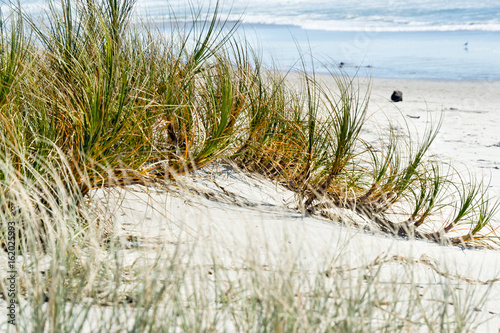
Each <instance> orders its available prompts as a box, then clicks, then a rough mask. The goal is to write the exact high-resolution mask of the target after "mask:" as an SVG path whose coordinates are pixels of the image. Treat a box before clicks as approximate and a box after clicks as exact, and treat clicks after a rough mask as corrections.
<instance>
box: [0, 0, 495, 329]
mask: <svg viewBox="0 0 500 333" xmlns="http://www.w3.org/2000/svg"><path fill="white" fill-rule="evenodd" d="M49 3H50V4H51V6H50V9H49V11H48V12H47V17H46V19H45V20H43V21H39V20H34V19H32V18H30V17H29V16H28V15H25V14H24V13H23V11H22V6H21V5H17V6H16V5H13V6H12V10H11V12H10V14H8V16H5V15H4V17H2V20H1V26H0V33H1V40H0V42H1V45H0V50H1V53H0V62H1V63H0V65H1V66H0V108H1V110H0V123H1V126H0V140H1V143H0V164H1V168H0V216H1V221H2V226H1V229H2V232H1V236H0V243H1V244H2V247H3V248H4V249H6V248H7V242H6V239H7V235H8V231H9V227H8V225H9V222H15V226H16V227H15V235H16V240H17V248H16V250H17V252H18V253H19V254H22V255H23V256H24V257H25V268H24V272H23V273H22V278H21V279H20V281H21V282H19V288H20V290H21V293H20V295H19V302H20V303H23V302H26V303H27V304H28V305H27V306H25V307H24V308H23V309H24V310H23V311H25V313H24V314H23V312H22V313H21V316H22V317H23V318H28V317H30V318H32V319H33V321H31V322H28V321H26V322H24V324H23V325H22V326H21V327H20V329H21V330H22V331H31V332H37V331H44V330H47V329H48V330H50V331H57V332H64V331H68V332H69V331H79V330H82V329H83V326H84V322H85V319H88V318H89V317H90V316H91V315H90V313H91V312H92V311H94V309H95V307H97V306H104V305H105V306H108V308H107V310H106V311H108V310H109V311H110V312H106V311H104V312H102V313H101V314H100V317H99V316H98V317H99V318H100V319H99V320H98V326H97V327H98V330H101V331H119V330H120V329H121V328H125V327H127V328H128V329H130V330H133V331H158V330H165V331H168V330H169V328H170V327H178V328H179V330H185V331H204V330H208V331H211V330H215V329H218V327H220V325H222V323H227V322H230V323H231V325H234V327H235V328H236V330H239V331H242V330H245V331H260V332H261V331H262V328H266V329H265V330H270V331H271V330H272V331H278V330H282V331H308V330H312V331H314V330H323V329H325V330H332V331H346V332H347V331H349V332H350V331H353V330H355V331H358V330H359V331H373V330H372V329H375V330H379V329H384V330H387V331H398V330H400V329H401V328H404V327H408V325H416V326H418V327H420V326H425V325H428V326H429V327H438V326H439V325H442V326H441V327H445V326H446V325H452V326H453V325H467V320H466V318H465V317H464V318H462V319H460V320H456V321H448V317H447V316H448V315H449V314H443V317H441V318H428V317H426V316H427V312H426V311H416V309H417V308H420V307H422V304H419V303H418V302H419V301H418V299H417V298H415V299H413V301H412V302H413V303H412V302H410V303H409V306H410V307H411V308H407V309H406V310H404V311H406V313H407V314H408V316H407V317H404V318H394V317H393V316H392V315H391V313H392V312H391V311H388V310H386V309H382V307H381V306H379V305H377V304H381V303H380V302H381V300H380V299H379V296H380V295H381V293H382V291H381V290H379V289H378V288H379V287H378V286H377V287H375V284H376V282H373V284H370V283H369V284H368V285H364V284H361V283H359V281H358V280H356V279H354V280H353V279H347V280H344V279H341V278H339V279H330V280H329V281H333V285H332V284H330V282H328V283H327V282H325V281H324V280H322V279H319V280H317V281H316V280H315V281H308V280H307V278H306V277H300V276H299V277H296V276H293V277H292V276H286V275H282V274H281V272H278V273H276V272H275V273H270V274H264V273H262V272H259V270H256V271H255V273H252V274H248V275H245V276H243V277H240V279H239V280H236V281H235V282H234V285H232V286H231V288H230V292H228V293H225V294H224V293H222V291H221V288H222V287H221V285H219V284H220V283H221V282H220V281H219V282H216V283H215V284H210V286H209V287H207V288H212V289H213V290H212V289H210V290H212V291H213V293H212V295H213V296H214V297H216V298H217V299H219V301H218V303H217V304H218V305H217V306H216V307H215V308H214V309H212V310H209V309H208V308H210V307H211V305H210V304H212V302H213V301H214V299H212V298H210V297H208V296H206V295H204V294H203V293H200V292H199V291H197V288H194V285H197V283H198V282H195V280H196V279H198V281H199V280H200V279H201V278H200V275H199V274H201V273H200V272H198V271H196V270H195V271H189V270H187V269H186V268H185V267H183V266H182V265H181V264H179V262H178V260H179V257H182V256H183V255H185V254H182V255H181V254H176V255H172V256H169V257H168V258H167V259H165V258H164V257H163V256H160V255H158V257H157V258H156V260H157V263H156V264H155V265H160V264H162V265H163V266H162V267H163V268H162V269H164V270H163V271H165V270H166V272H168V274H170V275H169V276H170V278H169V281H174V282H175V283H174V284H173V285H170V284H169V285H167V284H165V282H164V281H165V280H164V279H166V278H164V277H162V278H160V276H159V274H160V270H159V269H155V270H153V275H151V276H150V277H148V278H144V277H143V278H142V279H141V278H139V279H138V281H139V284H138V285H137V286H134V288H135V290H136V293H135V292H134V295H135V296H130V295H132V294H131V292H130V290H127V291H123V292H124V294H127V295H129V296H127V297H129V298H127V297H125V296H123V295H120V294H119V292H120V291H119V290H120V288H121V286H123V284H124V283H126V281H125V280H124V279H126V277H127V276H129V275H130V274H132V275H134V274H135V275H138V274H139V273H138V272H139V271H140V270H139V268H137V269H138V271H133V267H132V268H130V267H129V268H127V269H131V270H132V271H127V272H125V271H124V269H125V268H124V266H122V265H123V263H122V261H121V259H119V258H118V256H117V253H118V251H119V249H115V248H113V245H109V244H113V242H112V241H111V240H110V239H111V238H112V235H111V232H110V231H109V228H107V222H106V220H105V219H104V218H103V217H102V215H100V213H99V211H98V210H96V209H93V208H92V207H94V206H92V200H91V197H90V195H89V194H90V193H91V192H92V191H95V190H98V189H103V188H113V187H124V186H127V185H133V184H140V185H151V186H153V185H155V186H164V185H165V184H169V183H175V182H176V181H177V180H176V179H178V177H179V175H189V173H190V172H192V171H194V170H197V169H199V168H202V167H204V166H206V165H208V164H210V163H213V162H217V161H220V160H226V161H227V160H230V161H232V162H233V163H236V164H237V165H238V166H239V167H241V168H242V169H244V170H246V171H249V172H253V173H258V174H261V175H264V176H265V177H267V178H269V179H271V180H273V181H275V182H277V183H279V184H281V185H283V186H285V187H287V188H288V189H290V190H293V191H294V192H295V193H296V195H297V198H298V199H297V207H298V209H300V210H301V211H302V212H304V213H307V214H323V213H324V211H326V210H328V209H330V208H332V207H337V208H344V209H348V210H352V211H354V212H356V213H357V214H359V215H360V216H363V217H364V218H365V219H368V220H369V221H370V222H371V224H372V226H373V227H374V228H378V229H379V230H381V231H383V232H387V233H391V234H392V233H394V234H396V235H399V236H403V237H417V238H426V239H430V240H433V241H436V242H442V243H452V244H461V245H465V246H477V245H488V244H490V245H491V244H495V243H498V236H497V235H496V234H495V233H494V232H492V231H491V228H490V226H491V221H493V220H494V219H495V213H496V212H497V210H498V207H499V203H498V201H497V200H496V199H495V198H490V197H489V195H488V193H487V191H486V190H485V186H484V185H482V184H481V183H480V182H475V183H474V182H473V183H472V184H467V183H466V182H465V181H458V182H457V181H456V178H457V177H456V173H455V172H454V171H453V168H452V167H449V166H448V165H446V164H444V163H441V162H440V161H435V160H431V159H429V158H427V152H428V150H429V148H430V146H431V144H432V141H433V140H434V138H435V136H436V134H437V131H438V129H439V122H438V123H437V124H436V126H434V127H433V128H430V129H429V130H428V131H427V132H426V133H424V137H423V139H422V140H421V141H419V142H413V141H412V140H411V139H407V140H405V139H403V138H401V137H399V136H397V135H396V134H395V133H392V132H390V131H389V132H387V133H385V134H384V135H385V140H384V144H383V145H382V146H380V147H372V146H371V144H370V143H369V142H365V141H364V140H363V139H362V138H361V137H360V133H361V129H362V128H363V126H364V125H365V122H366V118H367V107H368V103H369V91H367V92H365V91H360V88H359V86H358V85H357V80H356V79H355V78H349V77H347V76H345V75H343V74H342V73H332V74H331V75H332V77H333V78H334V79H335V82H336V85H335V86H326V85H325V84H324V83H322V82H320V80H319V79H317V77H316V76H315V74H314V73H307V72H305V71H300V70H296V69H294V70H293V71H291V72H289V73H283V72H279V71H276V70H273V69H272V68H271V69H267V68H264V67H263V65H262V62H261V60H260V59H259V57H258V56H257V55H256V54H255V53H254V52H253V51H252V50H251V48H250V47H249V46H248V45H247V44H246V42H245V41H244V40H241V39H239V38H237V37H235V31H236V29H237V25H236V26H233V25H230V23H228V22H227V21H224V19H222V18H221V17H220V16H219V15H218V6H216V7H215V9H214V13H213V15H211V16H207V17H205V16H203V15H201V13H198V14H197V15H195V17H194V22H192V23H190V24H187V25H185V26H184V27H182V25H179V24H178V23H175V22H174V23H169V24H167V27H166V32H165V31H161V30H156V29H157V28H156V27H154V26H140V25H137V24H131V15H132V13H133V7H134V1H132V0H122V1H117V0H105V1H93V0H91V1H83V0H82V1H80V0H77V1H69V0H62V1H60V2H56V1H50V2H49ZM304 68H305V66H304ZM445 171H446V172H445ZM448 211H451V213H446V214H444V213H443V214H444V215H443V214H441V215H439V216H444V217H441V218H440V219H439V220H438V221H437V224H436V221H435V219H433V217H434V216H437V215H438V214H439V213H440V212H448ZM323 215H324V214H323ZM394 216H398V219H395V218H394ZM401 216H403V218H401ZM429 221H430V222H431V223H430V224H431V225H432V227H431V228H429V227H428V225H429V223H428V222H429ZM46 256H50V258H51V260H50V264H49V265H48V267H42V266H43V265H42V263H43V262H44V260H43V258H45V257H46ZM103 257H106V258H108V260H107V261H106V260H104V259H102V260H101V259H98V258H103ZM160 261H161V263H160ZM213 266H214V267H217V266H218V263H217V262H213ZM141 269H144V267H142V268H141ZM163 271H162V272H163ZM44 272H45V273H44ZM111 272H113V273H112V274H111ZM189 274H193V276H187V275H189ZM214 274H215V275H217V274H219V273H214ZM221 274H223V273H221ZM111 277H112V278H111ZM375 280H376V279H375ZM201 281H202V282H201V283H202V284H203V283H206V281H205V282H204V280H203V279H201ZM190 283H192V284H193V285H189V284H190ZM218 283H219V284H218ZM343 283H347V285H346V286H344V285H343ZM261 284H264V285H267V286H269V287H268V290H270V291H266V292H265V293H264V294H261V291H260V290H259V289H258V286H259V285H261ZM294 284H306V285H308V286H310V289H311V291H310V294H309V296H308V297H306V299H305V300H303V302H304V303H301V302H302V301H301V300H300V299H297V298H296V297H295V296H296V295H294V294H293V292H292V290H293V288H292V287H291V286H292V285H294ZM104 285H114V286H115V287H116V288H114V292H113V293H111V294H107V295H105V296H103V295H102V294H100V293H101V292H102V290H106V288H104V287H103V286H104ZM414 287H415V286H409V287H408V288H409V289H408V293H409V295H416V294H415V293H416V289H415V288H414ZM252 288H253V289H252ZM392 288H396V287H392ZM344 289H345V290H349V292H352V293H353V294H348V293H347V294H342V293H341V291H342V290H344ZM389 289H390V288H389ZM186 290H189V291H186ZM443 292H444V291H443ZM339 293H340V294H341V297H340V299H338V297H337V296H336V295H340V294H339ZM398 293H399V291H397V290H395V289H390V290H387V294H385V295H390V296H389V297H396V296H397V294H398ZM49 294H50V297H49V298H48V300H47V299H45V298H46V297H47V295H49ZM21 295H22V296H21ZM447 295H448V294H447ZM211 297H212V296H211ZM385 297H386V296H384V299H385ZM232 298H236V299H238V300H239V303H238V304H239V305H237V306H236V305H235V304H236V303H234V302H232V301H230V300H231V299H232ZM124 299H127V300H129V301H130V303H133V304H134V305H135V306H134V310H130V311H131V312H130V313H131V314H132V315H131V316H128V315H125V317H123V316H124V313H128V312H127V311H129V310H128V308H127V305H126V304H127V302H128V301H127V302H123V300H124ZM68 300H73V302H71V303H67V301H68ZM193 301H194V303H195V304H194V306H186V303H188V302H193ZM384 302H385V303H384V304H390V306H393V307H395V308H398V309H399V305H398V304H399V302H398V301H397V299H394V300H393V301H389V302H388V303H387V301H385V300H384ZM455 304H456V303H455ZM200 309H203V310H207V312H206V313H205V312H203V311H202V310H200ZM241 309H249V310H241ZM455 310H456V311H454V312H453V315H456V316H458V315H461V314H460V311H461V309H455ZM459 310H460V311H459ZM123 311H125V312H123ZM332 311H333V314H332ZM413 311H416V312H415V313H416V314H415V316H417V317H418V316H420V317H418V318H414V317H412V315H410V314H411V313H413ZM467 311H468V310H467ZM467 311H466V312H467ZM375 312H376V313H377V314H376V315H375V314H374V313H375ZM381 313H382V318H384V320H383V321H382V322H381V323H380V324H379V323H377V321H376V320H374V318H375V317H376V318H380V316H381ZM398 313H401V312H398ZM467 315H470V313H469V312H467V313H466V316H467ZM92 316H94V317H93V318H95V314H93V315H92ZM158 316H163V317H165V318H166V319H165V320H162V321H161V322H160V321H157V319H155V318H157V317H158ZM439 320H442V322H440V324H439ZM105 322H107V323H108V324H107V325H108V326H105V324H104V323H105ZM130 322H132V326H129V324H130ZM100 325H101V326H100ZM384 325H389V326H387V327H386V326H384ZM436 325H438V326H436ZM443 325H444V326H443ZM174 330H175V329H174Z"/></svg>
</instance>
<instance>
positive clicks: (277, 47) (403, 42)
mask: <svg viewBox="0 0 500 333" xmlns="http://www.w3.org/2000/svg"><path fill="white" fill-rule="evenodd" d="M3 3H5V1H3ZM44 3H45V2H44V1H42V0H24V1H23V0H21V4H22V6H23V7H24V8H25V9H27V10H30V11H32V12H33V13H37V12H40V11H42V10H43V7H44ZM136 6H137V7H136V14H135V15H136V17H140V18H147V20H150V21H154V22H159V23H161V22H169V21H171V20H172V18H173V14H172V13H175V20H177V21H181V22H182V21H186V22H189V21H191V20H192V18H193V12H198V11H199V12H200V13H201V17H204V15H205V13H211V12H213V10H214V7H215V1H209V0H205V1H200V0H198V1H196V0H193V1H186V0H170V1H166V0H137V4H136ZM220 15H221V17H223V18H225V19H228V20H229V21H230V22H239V24H240V25H241V27H240V29H239V34H240V35H244V36H245V37H246V38H247V39H248V40H249V41H250V43H251V45H252V46H253V48H254V49H255V50H257V52H258V53H259V54H262V58H263V60H264V62H265V63H267V64H268V65H269V66H271V65H275V66H278V67H279V68H282V69H287V68H290V67H292V66H294V64H296V63H297V61H298V59H299V57H300V56H305V57H306V59H311V56H310V53H312V55H313V57H314V62H312V61H308V63H309V66H310V68H308V69H309V70H310V69H312V67H314V68H315V70H316V71H319V72H327V71H332V70H338V69H339V68H340V67H341V68H342V70H344V71H346V72H348V73H349V74H358V75H361V76H373V77H394V78H419V79H443V80H500V1H499V0H482V1H470V0H441V1H436V0H409V1H406V2H403V1H393V0H389V1H382V0H308V1H304V0H251V1H248V0H225V1H224V0H223V1H221V2H220Z"/></svg>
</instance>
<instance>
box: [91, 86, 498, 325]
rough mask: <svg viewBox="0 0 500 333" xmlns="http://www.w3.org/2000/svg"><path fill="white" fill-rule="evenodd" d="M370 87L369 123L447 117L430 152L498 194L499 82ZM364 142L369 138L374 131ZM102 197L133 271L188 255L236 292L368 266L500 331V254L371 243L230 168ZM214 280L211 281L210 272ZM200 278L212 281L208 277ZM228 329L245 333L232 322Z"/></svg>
mask: <svg viewBox="0 0 500 333" xmlns="http://www.w3.org/2000/svg"><path fill="white" fill-rule="evenodd" d="M327 80H328V79H327ZM372 83H373V87H372V88H373V89H372V98H371V104H370V105H371V106H370V112H373V113H374V115H373V116H372V117H371V119H370V121H375V122H381V123H384V122H385V120H384V117H388V118H389V119H391V120H395V119H397V118H398V117H399V118H401V117H403V118H404V119H406V120H408V122H409V123H410V124H414V126H415V128H416V130H417V131H421V130H424V129H425V126H426V125H427V124H428V122H429V121H430V120H429V118H431V117H432V118H433V119H437V118H438V117H439V115H440V114H441V113H442V112H444V118H443V125H442V129H441V132H440V134H439V135H438V137H437V139H436V142H435V144H434V147H433V149H432V151H433V152H434V153H435V154H436V155H437V156H438V157H439V158H441V159H450V160H454V161H455V162H457V163H463V164H464V165H466V166H467V167H469V168H470V170H471V172H477V173H479V174H485V175H486V176H490V175H491V177H492V178H491V188H492V190H497V191H498V190H499V189H500V179H499V178H500V177H499V176H500V173H499V171H498V167H496V166H497V165H500V154H498V153H496V149H499V148H498V147H497V146H498V143H500V133H498V131H497V130H496V126H495V124H496V123H497V122H498V121H500V118H499V114H498V113H497V109H496V106H497V105H500V97H499V96H498V95H496V94H495V93H496V91H498V89H499V88H500V82H488V83H487V84H486V83H481V82H447V81H421V80H391V79H374V80H373V82H372ZM393 90H401V91H403V93H404V99H403V102H400V103H396V104H395V103H393V102H391V101H390V100H389V97H390V95H391V93H392V91H393ZM408 116H411V118H410V117H408ZM365 134H367V135H370V134H371V133H370V129H368V130H367V131H366V133H365ZM495 144H497V146H495ZM94 198H95V200H97V202H100V204H99V205H100V207H101V208H104V207H111V209H110V210H109V211H114V214H113V216H112V217H111V218H112V220H113V227H114V228H115V230H116V231H117V232H118V233H120V234H122V235H123V237H129V236H131V235H132V236H133V239H134V240H135V242H136V245H134V246H131V247H132V249H129V250H123V252H122V255H123V257H124V258H126V260H125V262H127V263H128V264H129V265H138V264H146V265H147V263H148V262H151V260H154V258H155V256H156V255H157V252H156V251H157V250H156V249H157V248H162V249H164V250H163V251H164V253H170V254H171V253H174V252H177V251H179V252H181V253H184V252H185V253H190V255H189V256H186V257H184V258H185V259H183V260H182V261H183V262H184V263H185V264H186V265H188V266H189V267H191V266H193V267H198V268H200V267H201V269H202V270H205V271H206V272H207V274H211V273H210V272H212V270H213V269H214V267H217V265H219V269H222V270H223V271H224V272H225V273H224V276H225V278H226V279H227V283H228V284H229V285H230V284H231V283H232V282H231V281H233V282H234V281H237V280H238V279H241V278H242V276H247V275H248V274H250V273H249V272H248V269H249V268H251V269H250V270H257V271H259V270H260V269H264V270H265V271H268V272H289V271H290V270H293V271H294V272H296V273H294V274H297V276H298V275H301V276H302V274H304V275H305V276H307V280H308V281H310V282H311V283H312V282H313V281H315V279H317V278H322V279H323V278H324V279H326V280H328V276H330V275H329V273H328V272H330V271H335V270H338V269H340V270H342V269H344V270H347V271H349V272H350V273H349V276H350V278H352V277H353V276H358V277H359V275H358V274H367V273H366V268H367V267H368V268H370V269H371V270H372V272H374V271H377V273H376V275H377V284H378V285H379V286H393V287H391V288H396V287H394V286H407V287H408V286H415V287H416V288H417V289H418V290H420V291H421V292H420V297H421V299H422V302H423V303H422V304H423V306H425V307H428V309H427V312H432V311H440V310H439V309H443V307H446V306H448V305H452V306H459V307H463V309H465V308H470V307H475V306H476V305H477V308H476V310H475V313H476V314H477V316H475V317H474V318H467V319H466V320H467V321H470V323H469V324H474V325H476V324H477V327H478V332H496V330H497V329H498V327H500V311H499V310H498V309H500V288H499V286H500V280H499V278H500V252H498V251H494V250H470V249H463V248H460V247H456V246H455V247H453V246H440V245H436V244H432V243H428V242H425V241H415V240H402V239H398V238H394V237H391V236H383V235H374V234H371V233H367V232H364V231H361V230H359V229H356V228H352V227H348V226H345V225H341V223H340V222H341V221H343V222H347V221H349V219H350V218H355V217H354V216H353V214H352V213H349V212H348V211H346V210H340V211H339V212H338V216H339V221H328V220H325V219H322V218H318V217H312V216H307V215H304V214H303V213H301V212H300V211H299V210H298V209H297V202H296V201H295V195H294V193H293V192H290V191H288V190H286V189H284V188H282V187H281V186H279V185H277V184H274V183H272V182H271V181H269V180H266V179H264V178H262V177H260V176H256V175H246V174H244V173H241V172H238V171H237V170H235V169H234V168H233V167H232V166H230V165H225V164H217V165H211V166H208V167H205V168H203V169H201V170H199V171H196V172H194V173H193V174H192V175H190V176H188V177H181V178H180V179H179V183H178V184H177V185H175V186H172V187H171V188H169V189H166V190H161V191H156V190H154V189H144V188H141V187H135V188H133V189H132V191H130V189H129V190H128V191H120V190H114V191H111V192H101V191H98V192H96V193H95V197H94ZM113 207H114V208H113ZM118 207H119V208H118ZM104 210H106V209H104ZM134 247H138V248H134ZM148 249H149V250H148ZM187 258H189V259H187ZM215 263H216V264H215ZM325 272H326V273H325ZM269 274H271V273H269ZM322 274H323V275H322ZM324 274H326V275H324ZM351 274H352V275H351ZM374 274H375V273H374ZM207 278H208V279H209V280H210V281H211V277H210V275H209V276H207ZM200 279H201V280H200V281H199V283H200V284H201V285H204V284H203V283H204V282H203V281H204V279H205V278H204V277H201V278H200ZM346 281H351V282H350V283H354V284H355V282H353V280H349V279H347V280H346ZM364 283H366V282H364ZM362 284H363V283H362ZM443 285H447V286H449V287H450V288H452V289H453V290H454V292H457V293H458V295H460V296H459V297H461V299H455V298H454V299H453V300H451V299H448V298H447V297H446V295H444V294H442V288H443ZM351 286H352V285H351ZM296 288H297V289H296V290H295V293H296V294H298V295H299V294H301V293H302V294H307V292H308V290H309V284H308V283H304V284H302V285H300V286H297V287H296ZM376 288H381V287H376ZM405 288H406V287H404V288H402V289H401V290H400V291H398V293H400V296H402V297H403V298H404V297H406V296H408V294H407V293H409V291H408V289H405ZM404 295H406V296H404ZM408 297H409V296H408ZM462 297H463V299H462ZM479 304H481V305H479ZM454 311H458V308H455V310H454ZM456 315H457V316H458V315H459V314H456ZM457 320H458V319H457ZM221 325H222V326H221V327H224V329H228V330H229V331H233V330H237V329H236V328H235V327H233V326H231V325H230V324H228V323H226V324H224V323H221ZM224 325H226V326H224Z"/></svg>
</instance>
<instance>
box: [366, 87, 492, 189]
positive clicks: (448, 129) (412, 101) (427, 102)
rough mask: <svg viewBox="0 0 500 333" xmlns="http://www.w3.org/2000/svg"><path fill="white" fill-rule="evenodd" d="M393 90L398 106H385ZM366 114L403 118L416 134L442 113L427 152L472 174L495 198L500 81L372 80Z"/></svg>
mask: <svg viewBox="0 0 500 333" xmlns="http://www.w3.org/2000/svg"><path fill="white" fill-rule="evenodd" d="M394 90H400V91H402V92H403V102H398V103H393V102H391V101H390V96H391V94H392V92H393V91H394ZM370 111H372V112H376V114H381V113H382V114H383V113H385V114H387V115H388V117H389V118H396V117H401V114H402V115H404V116H405V117H407V120H408V121H410V122H411V123H412V124H413V125H415V126H416V127H417V128H418V130H419V132H420V133H422V132H423V131H424V129H425V126H426V125H427V124H428V122H429V119H433V120H435V121H437V120H438V119H439V117H440V114H441V112H443V115H444V118H443V124H442V127H441V130H440V132H439V134H438V136H437V138H436V141H435V142H434V145H433V146H432V152H434V153H436V154H437V155H438V157H439V158H443V159H447V158H451V159H453V160H455V161H457V162H461V163H465V164H466V165H467V166H468V167H470V168H473V169H475V172H476V173H477V174H479V175H484V177H486V179H487V180H491V184H490V185H491V187H492V189H493V190H494V191H495V192H497V193H500V81H477V82H468V81H465V82H462V81H429V80H396V79H374V80H373V90H372V94H371V102H370ZM408 116H411V117H420V118H419V119H415V118H410V117H408ZM377 117H378V116H377Z"/></svg>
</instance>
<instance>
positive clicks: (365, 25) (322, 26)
mask: <svg viewBox="0 0 500 333" xmlns="http://www.w3.org/2000/svg"><path fill="white" fill-rule="evenodd" d="M304 16H305V15H304ZM304 16H303V15H297V16H293V17H284V16H278V17H276V16H271V15H259V16H249V15H247V16H244V17H243V19H242V23H247V24H269V25H288V26H298V27H300V28H302V29H305V30H325V31H373V32H410V31H415V32H418V31H422V32H424V31H500V22H496V21H493V22H464V23H446V24H436V23H429V22H409V21H407V20H402V19H401V20H393V21H390V20H376V19H374V20H361V19H352V20H322V19H311V18H309V17H304Z"/></svg>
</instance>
